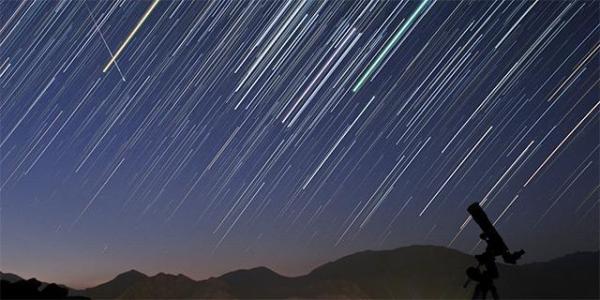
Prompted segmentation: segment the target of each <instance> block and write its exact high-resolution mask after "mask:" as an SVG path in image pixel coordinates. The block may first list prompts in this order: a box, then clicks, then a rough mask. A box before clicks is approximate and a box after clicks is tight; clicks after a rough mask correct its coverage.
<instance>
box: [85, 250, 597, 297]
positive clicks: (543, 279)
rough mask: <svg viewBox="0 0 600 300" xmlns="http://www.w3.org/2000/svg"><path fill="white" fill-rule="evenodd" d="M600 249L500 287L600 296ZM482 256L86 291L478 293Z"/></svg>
mask: <svg viewBox="0 0 600 300" xmlns="http://www.w3.org/2000/svg"><path fill="white" fill-rule="evenodd" d="M598 256H599V253H598V252H580V253H574V254H570V255H566V256H563V257H560V258H557V259H553V260H550V261H547V262H542V263H531V264H524V265H516V266H513V265H505V264H499V269H500V278H499V279H498V280H497V284H496V286H497V287H498V291H499V293H500V297H501V298H503V299H510V298H570V299H572V298H593V299H597V298H598V296H599V275H598V266H599V260H598ZM474 264H475V259H474V258H473V257H472V256H470V255H467V254H464V253H462V252H459V251H456V250H453V249H448V248H444V247H436V246H410V247H403V248H399V249H395V250H385V251H363V252H359V253H355V254H352V255H348V256H345V257H342V258H340V259H338V260H336V261H332V262H329V263H326V264H324V265H322V266H319V267H317V268H315V269H314V270H313V271H311V272H310V273H308V274H306V275H303V276H298V277H285V276H282V275H279V274H277V273H276V272H273V271H272V270H270V269H268V268H265V267H258V268H253V269H248V270H238V271H234V272H230V273H227V274H225V275H222V276H220V277H213V278H209V279H207V280H201V281H195V280H193V279H190V278H188V277H186V276H184V275H181V274H180V275H170V274H164V273H159V274H157V275H155V276H147V275H144V274H142V273H140V272H137V271H134V270H132V271H129V272H126V273H123V274H120V275H119V276H117V277H115V278H114V279H113V280H110V281H108V282H106V283H104V284H101V285H99V286H97V287H93V288H89V289H85V290H82V291H79V295H83V296H88V297H91V298H92V299H102V298H113V299H114V298H121V299H150V298H152V299H158V298H170V299H177V298H179V299H183V298H405V299H406V298H438V299H439V298H463V299H464V298H470V296H471V294H472V292H473V288H474V285H473V284H472V285H471V286H469V287H468V288H467V289H464V288H463V287H462V285H463V284H464V282H465V280H466V276H465V269H466V268H467V267H469V266H472V265H474Z"/></svg>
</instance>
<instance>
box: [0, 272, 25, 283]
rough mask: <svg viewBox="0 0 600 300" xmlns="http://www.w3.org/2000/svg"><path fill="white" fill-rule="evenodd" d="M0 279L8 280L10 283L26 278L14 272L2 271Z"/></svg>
mask: <svg viewBox="0 0 600 300" xmlns="http://www.w3.org/2000/svg"><path fill="white" fill-rule="evenodd" d="M0 280H6V281H8V282H10V283H13V282H16V281H19V280H24V279H23V278H21V277H20V276H18V275H15V274H12V273H2V272H0Z"/></svg>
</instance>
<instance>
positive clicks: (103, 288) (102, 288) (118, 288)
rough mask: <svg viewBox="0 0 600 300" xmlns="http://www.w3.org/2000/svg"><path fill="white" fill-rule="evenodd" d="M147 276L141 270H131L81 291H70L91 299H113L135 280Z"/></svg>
mask: <svg viewBox="0 0 600 300" xmlns="http://www.w3.org/2000/svg"><path fill="white" fill-rule="evenodd" d="M148 278H149V277H148V276H146V275H145V274H143V273H141V272H138V271H136V270H131V271H127V272H125V273H121V274H119V275H117V277H115V278H113V279H112V280H110V281H108V282H105V283H103V284H100V285H98V286H95V287H93V288H87V289H85V290H82V291H72V292H71V293H79V294H81V295H85V296H87V297H90V298H93V299H101V298H104V299H107V298H111V299H114V298H117V297H119V296H121V295H123V293H125V291H126V290H127V289H128V288H130V287H132V286H133V285H134V284H136V283H137V282H140V281H143V280H145V279H148Z"/></svg>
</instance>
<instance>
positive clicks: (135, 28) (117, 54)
mask: <svg viewBox="0 0 600 300" xmlns="http://www.w3.org/2000/svg"><path fill="white" fill-rule="evenodd" d="M158 1H160V0H153V1H152V4H151V5H150V7H148V9H147V10H146V12H145V13H144V15H143V16H142V18H141V19H140V20H139V21H138V23H137V24H136V25H135V27H134V28H133V30H132V31H131V32H130V33H129V35H128V36H127V38H126V39H125V41H124V42H123V44H121V46H120V47H119V49H117V52H115V55H113V56H112V57H111V58H110V60H109V61H108V63H107V64H106V66H104V69H102V73H106V71H107V70H108V68H110V65H112V64H113V63H114V62H115V61H116V60H117V57H118V56H119V54H121V52H122V51H123V49H125V47H126V46H127V44H129V41H130V40H131V39H132V38H133V36H134V35H135V33H136V32H137V31H138V30H139V29H140V27H142V25H143V24H144V22H145V21H146V19H147V18H148V16H149V15H150V13H152V11H153V10H154V8H155V7H156V5H157V4H158Z"/></svg>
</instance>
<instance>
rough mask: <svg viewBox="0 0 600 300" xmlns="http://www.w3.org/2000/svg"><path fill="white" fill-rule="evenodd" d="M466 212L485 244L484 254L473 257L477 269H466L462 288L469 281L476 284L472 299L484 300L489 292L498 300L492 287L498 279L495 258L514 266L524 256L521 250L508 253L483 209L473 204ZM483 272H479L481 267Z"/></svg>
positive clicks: (477, 204)
mask: <svg viewBox="0 0 600 300" xmlns="http://www.w3.org/2000/svg"><path fill="white" fill-rule="evenodd" d="M467 211H468V212H469V214H470V215H471V217H472V218H473V220H474V221H475V223H477V225H479V227H480V228H481V231H482V233H481V234H480V235H479V237H480V238H481V239H482V240H484V241H485V242H486V243H487V246H486V248H485V252H483V253H482V254H479V255H475V258H476V259H477V262H478V265H477V267H469V268H468V269H467V277H468V278H469V279H468V280H467V282H465V284H464V285H463V287H465V288H466V287H467V285H468V284H469V281H471V280H472V281H475V282H477V286H476V287H475V292H474V293H473V299H485V297H486V295H487V293H488V292H491V294H492V297H493V298H494V299H499V297H498V292H497V291H496V287H495V286H494V280H495V279H497V278H498V277H499V274H498V267H497V266H496V257H497V256H502V259H503V260H504V262H506V263H508V264H513V265H514V264H516V263H517V260H519V258H521V256H523V254H525V251H523V250H522V249H521V250H519V251H517V252H510V250H509V249H508V246H506V243H504V240H502V237H501V236H500V234H499V233H498V231H496V228H494V224H492V222H490V219H488V217H487V215H486V214H485V212H484V211H483V208H481V206H479V203H477V202H475V203H473V204H471V205H469V207H468V208H467ZM482 266H483V267H484V268H485V269H484V270H481V267H482Z"/></svg>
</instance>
